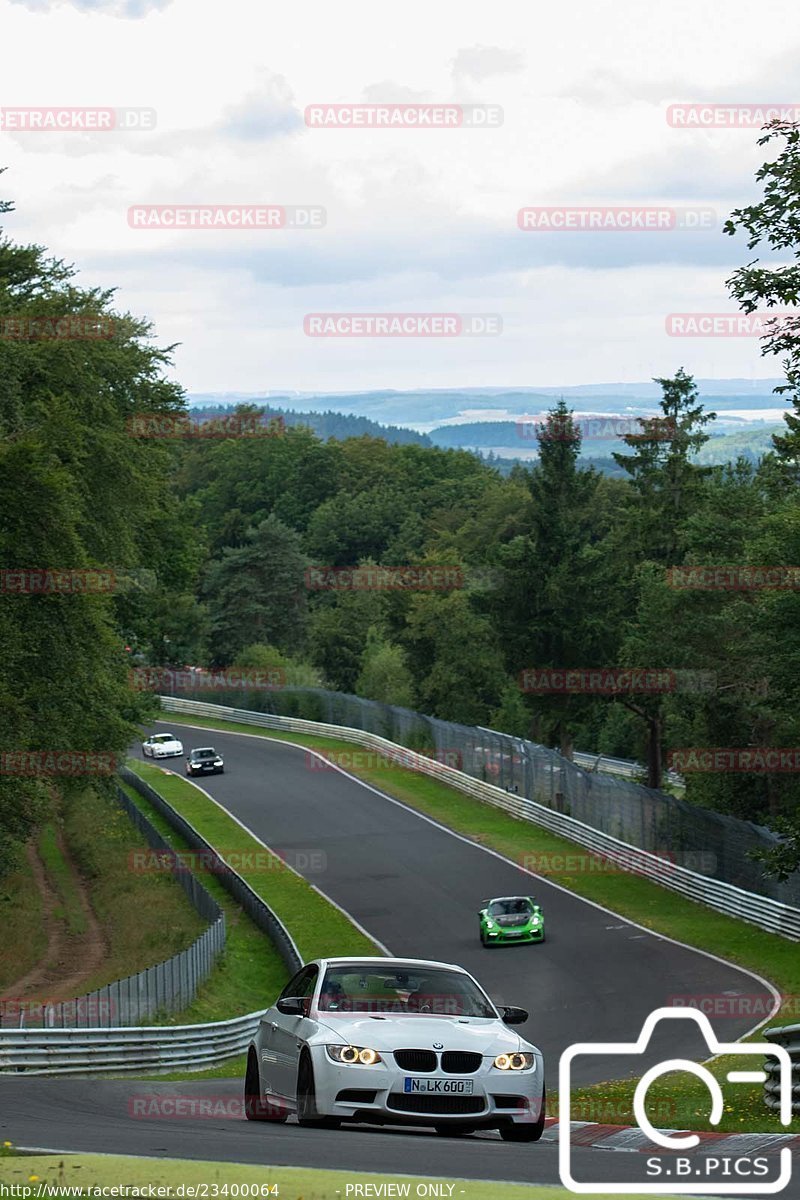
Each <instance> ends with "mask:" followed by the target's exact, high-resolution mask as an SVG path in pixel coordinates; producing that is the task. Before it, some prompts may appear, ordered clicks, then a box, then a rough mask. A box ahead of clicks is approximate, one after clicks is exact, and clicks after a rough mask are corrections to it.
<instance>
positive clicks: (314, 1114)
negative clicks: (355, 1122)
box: [297, 1053, 341, 1129]
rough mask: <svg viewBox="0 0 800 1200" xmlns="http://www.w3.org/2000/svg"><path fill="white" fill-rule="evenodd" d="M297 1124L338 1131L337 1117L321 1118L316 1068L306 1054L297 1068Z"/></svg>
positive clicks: (309, 1056)
mask: <svg viewBox="0 0 800 1200" xmlns="http://www.w3.org/2000/svg"><path fill="white" fill-rule="evenodd" d="M297 1124H298V1125H304V1126H306V1127H307V1128H311V1129H338V1128H339V1126H340V1125H341V1121H340V1120H338V1118H337V1117H323V1116H320V1114H319V1111H318V1110H317V1092H316V1087H315V1086H314V1066H313V1064H312V1062H311V1055H310V1054H308V1053H304V1054H303V1055H302V1057H301V1059H300V1065H299V1067H298V1068H297Z"/></svg>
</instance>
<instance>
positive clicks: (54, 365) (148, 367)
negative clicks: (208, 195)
mask: <svg viewBox="0 0 800 1200" xmlns="http://www.w3.org/2000/svg"><path fill="white" fill-rule="evenodd" d="M11 208H12V206H11V205H10V204H9V203H7V202H2V203H0V212H9V211H11ZM74 276H75V272H74V270H73V268H71V267H69V266H67V265H65V264H64V263H62V262H59V261H57V260H53V259H51V258H48V257H47V256H46V253H45V251H44V249H43V248H42V247H40V246H17V245H15V244H13V243H12V242H11V241H10V240H8V239H6V238H5V237H3V238H0V562H2V564H3V569H4V570H5V571H14V570H18V571H26V570H30V569H31V568H38V569H40V570H43V571H44V570H46V569H48V568H49V569H51V570H65V569H69V570H71V571H77V572H80V571H83V570H90V569H95V570H101V569H102V570H103V571H104V572H105V573H106V578H108V579H109V580H111V581H114V582H112V586H115V585H116V581H118V580H120V579H121V577H122V576H123V574H124V573H125V572H126V571H127V572H128V573H129V576H128V577H129V578H130V577H131V573H133V574H135V572H136V570H138V569H139V568H142V567H144V568H147V560H146V552H147V546H148V540H149V537H150V534H151V532H152V530H153V528H154V525H155V524H156V523H157V521H158V520H159V518H160V515H161V514H162V513H163V512H166V513H169V512H170V511H171V508H170V506H171V500H170V497H169V494H168V462H169V452H168V451H167V450H165V448H164V447H163V446H158V445H157V444H155V443H154V442H153V441H149V442H147V443H144V442H138V441H136V439H133V438H132V437H131V436H130V431H129V420H130V418H131V417H132V416H133V415H134V414H136V413H138V412H149V413H153V414H170V413H173V412H176V411H179V410H180V409H181V407H182V396H181V392H180V389H179V388H178V387H177V386H176V385H175V384H173V383H170V382H168V381H167V380H165V379H164V378H163V376H162V369H163V367H164V366H165V365H166V364H168V363H169V350H168V349H167V350H160V349H158V348H156V347H154V346H152V345H149V344H148V339H149V337H150V335H151V332H152V331H151V329H150V327H149V325H147V323H146V322H143V321H139V320H136V319H135V318H133V317H132V316H130V315H129V314H120V313H116V312H115V311H114V310H113V309H112V307H111V304H112V299H113V293H112V292H111V291H101V290H98V289H83V288H80V287H78V286H77V284H76V283H75V282H74ZM98 329H99V330H100V331H101V333H103V334H104V335H105V336H100V337H98V336H95V335H96V332H97V330H98ZM73 330H77V331H78V332H79V333H80V332H82V331H84V332H85V331H87V330H88V331H90V333H89V334H87V335H86V336H77V337H76V336H74V335H73V333H72V332H71V331H73ZM15 331H16V332H15ZM91 331H93V332H94V334H95V335H93V334H92V332H91ZM78 578H79V576H78ZM4 592H5V594H3V595H2V596H0V704H2V710H3V728H2V735H1V736H2V748H3V749H4V750H11V751H39V750H67V751H70V750H81V751H98V752H102V753H104V754H106V755H113V754H120V755H121V754H123V753H124V751H125V749H126V747H127V746H128V744H129V743H130V740H131V738H132V737H133V736H134V735H135V732H136V724H135V722H136V720H137V719H138V718H141V717H142V716H143V715H144V714H145V713H146V711H147V709H148V706H149V705H150V704H151V701H150V699H149V698H148V697H147V696H145V695H143V694H141V693H139V694H136V693H134V692H133V691H132V690H131V689H130V688H129V686H128V678H127V671H128V658H127V655H126V653H125V651H124V649H123V643H122V640H121V637H120V632H119V614H120V606H121V605H122V604H123V601H124V598H120V599H119V600H115V598H114V596H113V595H112V594H100V593H95V594H91V593H90V592H83V591H82V592H61V591H54V592H46V593H42V594H23V593H18V594H13V593H10V592H9V591H6V590H4ZM85 782H86V781H85V780H82V781H81V786H85ZM96 782H97V785H98V786H100V785H101V780H100V779H99V778H98V779H97V781H96ZM53 786H56V787H57V788H58V789H60V790H67V789H69V788H70V787H74V786H77V785H76V784H75V783H74V781H73V782H70V781H69V780H67V779H64V778H60V779H58V780H56V781H55V784H53V783H52V781H49V780H48V781H45V780H42V779H40V778H35V777H28V778H25V777H21V776H16V775H11V774H8V773H2V774H0V873H2V872H3V871H4V870H5V869H6V868H7V866H8V864H9V862H10V861H11V857H12V851H13V844H14V843H18V842H19V841H20V840H22V839H24V838H25V837H26V836H27V835H28V834H29V832H30V830H31V829H32V828H33V827H34V825H35V824H36V823H37V821H39V820H40V819H41V816H42V812H43V808H44V806H45V805H46V804H47V803H49V799H50V795H51V793H52V792H53Z"/></svg>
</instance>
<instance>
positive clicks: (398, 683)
mask: <svg viewBox="0 0 800 1200" xmlns="http://www.w3.org/2000/svg"><path fill="white" fill-rule="evenodd" d="M355 690H356V694H357V695H359V696H364V697H366V699H368V700H380V701H382V702H383V703H384V704H398V705H400V706H401V707H402V708H411V706H412V704H413V701H414V682H413V680H412V678H411V672H410V671H409V669H408V666H407V664H406V656H405V653H404V652H403V650H402V648H401V647H400V646H395V645H394V644H393V643H392V642H389V641H387V640H386V638H385V637H383V636H382V634H381V632H380V630H379V629H378V628H377V627H375V626H372V628H371V629H370V630H369V632H368V633H367V644H366V646H365V647H364V653H363V655H362V657H361V673H360V674H359V676H358V679H357V680H356V689H355Z"/></svg>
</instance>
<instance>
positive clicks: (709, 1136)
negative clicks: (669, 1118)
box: [542, 1118, 800, 1155]
mask: <svg viewBox="0 0 800 1200" xmlns="http://www.w3.org/2000/svg"><path fill="white" fill-rule="evenodd" d="M661 1132H663V1133H665V1134H686V1133H691V1132H692V1130H690V1129H664V1130H662V1131H661ZM559 1133H560V1125H559V1123H558V1120H557V1119H556V1118H549V1119H547V1120H546V1121H545V1131H544V1133H543V1134H542V1141H543V1142H557V1141H558V1138H559ZM697 1137H698V1138H699V1139H700V1145H699V1146H698V1147H697V1148H696V1150H695V1151H694V1153H695V1154H704V1153H705V1154H709V1153H711V1152H713V1153H714V1154H730V1155H737V1154H739V1155H746V1154H770V1153H774V1154H777V1153H778V1151H779V1150H782V1149H783V1147H784V1146H789V1147H790V1148H791V1149H792V1150H793V1151H795V1152H797V1153H800V1134H796V1133H698V1134H697ZM570 1145H572V1146H583V1147H586V1148H590V1149H593V1150H627V1151H629V1152H633V1153H639V1154H663V1153H664V1148H663V1146H657V1145H655V1143H654V1142H651V1141H650V1139H649V1138H648V1137H647V1134H645V1133H643V1132H642V1130H641V1129H639V1128H637V1127H636V1126H635V1125H600V1124H598V1123H595V1122H589V1121H573V1122H571V1124H570Z"/></svg>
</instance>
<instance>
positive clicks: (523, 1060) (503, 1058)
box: [494, 1051, 534, 1071]
mask: <svg viewBox="0 0 800 1200" xmlns="http://www.w3.org/2000/svg"><path fill="white" fill-rule="evenodd" d="M533 1062H534V1059H533V1055H532V1054H523V1053H522V1052H521V1051H516V1052H515V1053H514V1054H498V1056H497V1058H496V1059H495V1060H494V1066H495V1067H496V1068H497V1070H498V1071H529V1070H530V1069H531V1067H532V1066H533Z"/></svg>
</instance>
